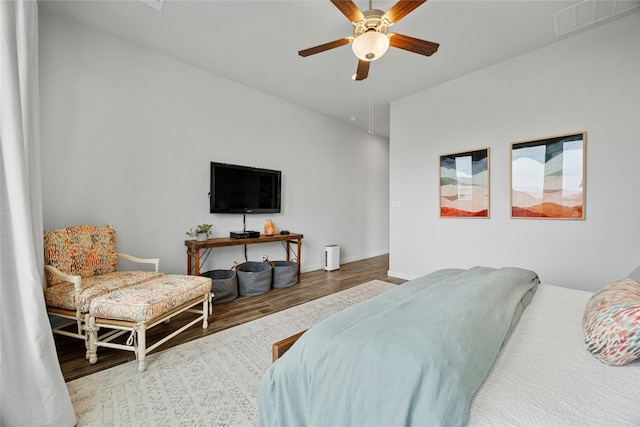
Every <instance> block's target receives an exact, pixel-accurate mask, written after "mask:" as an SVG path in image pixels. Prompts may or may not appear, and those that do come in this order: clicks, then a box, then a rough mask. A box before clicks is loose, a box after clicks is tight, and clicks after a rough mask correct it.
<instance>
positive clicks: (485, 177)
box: [440, 148, 489, 218]
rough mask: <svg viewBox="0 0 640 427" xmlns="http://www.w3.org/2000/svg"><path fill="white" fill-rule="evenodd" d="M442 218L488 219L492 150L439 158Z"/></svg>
mask: <svg viewBox="0 0 640 427" xmlns="http://www.w3.org/2000/svg"><path fill="white" fill-rule="evenodd" d="M440 217H441V218H489V148H482V149H478V150H473V151H465V152H460V153H452V154H444V155H441V156H440Z"/></svg>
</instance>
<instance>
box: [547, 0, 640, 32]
mask: <svg viewBox="0 0 640 427" xmlns="http://www.w3.org/2000/svg"><path fill="white" fill-rule="evenodd" d="M638 6H640V0H584V1H582V2H580V3H576V4H574V5H573V6H569V7H567V8H565V9H562V10H561V11H559V12H556V13H554V14H553V22H554V25H555V29H556V36H557V37H560V36H564V35H565V34H568V33H570V32H572V31H577V30H581V29H583V28H585V27H588V26H589V25H593V24H597V23H598V22H600V21H603V20H605V19H608V18H611V17H613V16H616V15H621V14H623V13H626V12H628V11H630V10H631V9H634V8H636V7H638Z"/></svg>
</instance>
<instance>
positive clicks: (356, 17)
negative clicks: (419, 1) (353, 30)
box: [331, 0, 427, 22]
mask: <svg viewBox="0 0 640 427" xmlns="http://www.w3.org/2000/svg"><path fill="white" fill-rule="evenodd" d="M424 1H427V0H424ZM331 3H333V4H334V5H335V7H337V8H338V9H340V12H342V14H343V15H344V16H346V17H347V19H348V20H349V21H351V22H358V21H360V20H361V19H362V18H364V15H363V14H362V12H361V11H360V9H359V8H358V6H356V4H355V3H354V2H353V0H331Z"/></svg>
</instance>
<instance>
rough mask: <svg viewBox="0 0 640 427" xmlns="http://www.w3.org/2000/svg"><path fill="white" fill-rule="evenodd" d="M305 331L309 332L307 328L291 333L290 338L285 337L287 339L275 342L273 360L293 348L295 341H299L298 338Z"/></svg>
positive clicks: (272, 350)
mask: <svg viewBox="0 0 640 427" xmlns="http://www.w3.org/2000/svg"><path fill="white" fill-rule="evenodd" d="M305 332H307V330H306V329H305V330H304V331H302V332H298V333H297V334H295V335H291V336H290V337H288V338H285V339H283V340H280V341H278V342H276V343H273V345H272V346H271V361H272V362H275V361H276V360H278V359H279V358H281V357H282V355H283V354H285V353H286V352H287V350H289V349H290V348H291V346H292V345H293V344H295V342H296V341H298V339H299V338H300V337H301V336H302V334H304V333H305Z"/></svg>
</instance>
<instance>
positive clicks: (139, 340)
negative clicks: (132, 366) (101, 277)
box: [88, 292, 211, 372]
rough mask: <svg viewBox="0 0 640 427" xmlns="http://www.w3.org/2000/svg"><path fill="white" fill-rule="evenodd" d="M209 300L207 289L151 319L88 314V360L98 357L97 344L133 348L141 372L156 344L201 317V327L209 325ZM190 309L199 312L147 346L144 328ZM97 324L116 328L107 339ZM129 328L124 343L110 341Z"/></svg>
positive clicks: (159, 343) (116, 347)
mask: <svg viewBox="0 0 640 427" xmlns="http://www.w3.org/2000/svg"><path fill="white" fill-rule="evenodd" d="M200 303H202V310H196V309H192V308H191V307H193V306H195V305H196V304H200ZM210 304H211V293H210V292H207V293H206V294H204V296H200V297H198V298H194V299H192V300H191V301H188V302H186V303H184V304H182V305H181V306H179V307H177V308H175V309H173V310H171V311H170V312H168V313H163V314H162V315H160V316H158V317H156V318H155V319H152V320H150V321H149V322H130V321H124V320H114V319H103V318H96V317H93V316H91V315H90V316H89V328H88V329H89V330H88V332H89V363H91V364H95V363H96V362H97V361H98V356H97V348H98V347H108V348H114V349H118V350H128V351H133V352H134V354H135V355H136V359H138V372H144V371H145V369H146V355H147V354H148V353H150V352H151V351H153V350H155V349H156V348H157V347H159V346H161V345H162V344H164V343H165V342H167V341H168V340H170V339H171V338H173V337H175V336H176V335H178V334H179V333H181V332H183V331H185V330H186V329H188V328H190V327H191V326H193V325H195V324H196V323H198V322H199V321H200V320H202V329H207V327H208V326H209V321H208V319H209V306H210ZM183 312H190V313H196V314H199V316H198V317H196V318H195V319H193V320H192V321H190V322H189V323H187V324H186V325H184V326H182V327H181V328H180V329H178V330H176V331H174V332H172V333H171V334H169V335H167V336H166V337H164V338H162V339H160V340H159V341H157V342H156V343H154V344H153V345H151V346H148V347H147V335H146V331H147V329H151V328H153V327H154V326H156V325H158V324H160V323H163V322H168V321H169V320H170V319H171V318H172V317H174V316H176V315H178V314H180V313H183ZM100 328H108V329H114V330H116V331H119V332H117V333H115V334H113V335H111V336H109V337H107V338H106V339H102V340H101V338H102V337H99V336H98V331H99V330H100ZM127 332H130V336H129V338H128V339H127V342H126V344H119V343H113V342H111V341H112V340H113V339H114V338H116V337H118V336H120V335H122V334H124V333H127Z"/></svg>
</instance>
